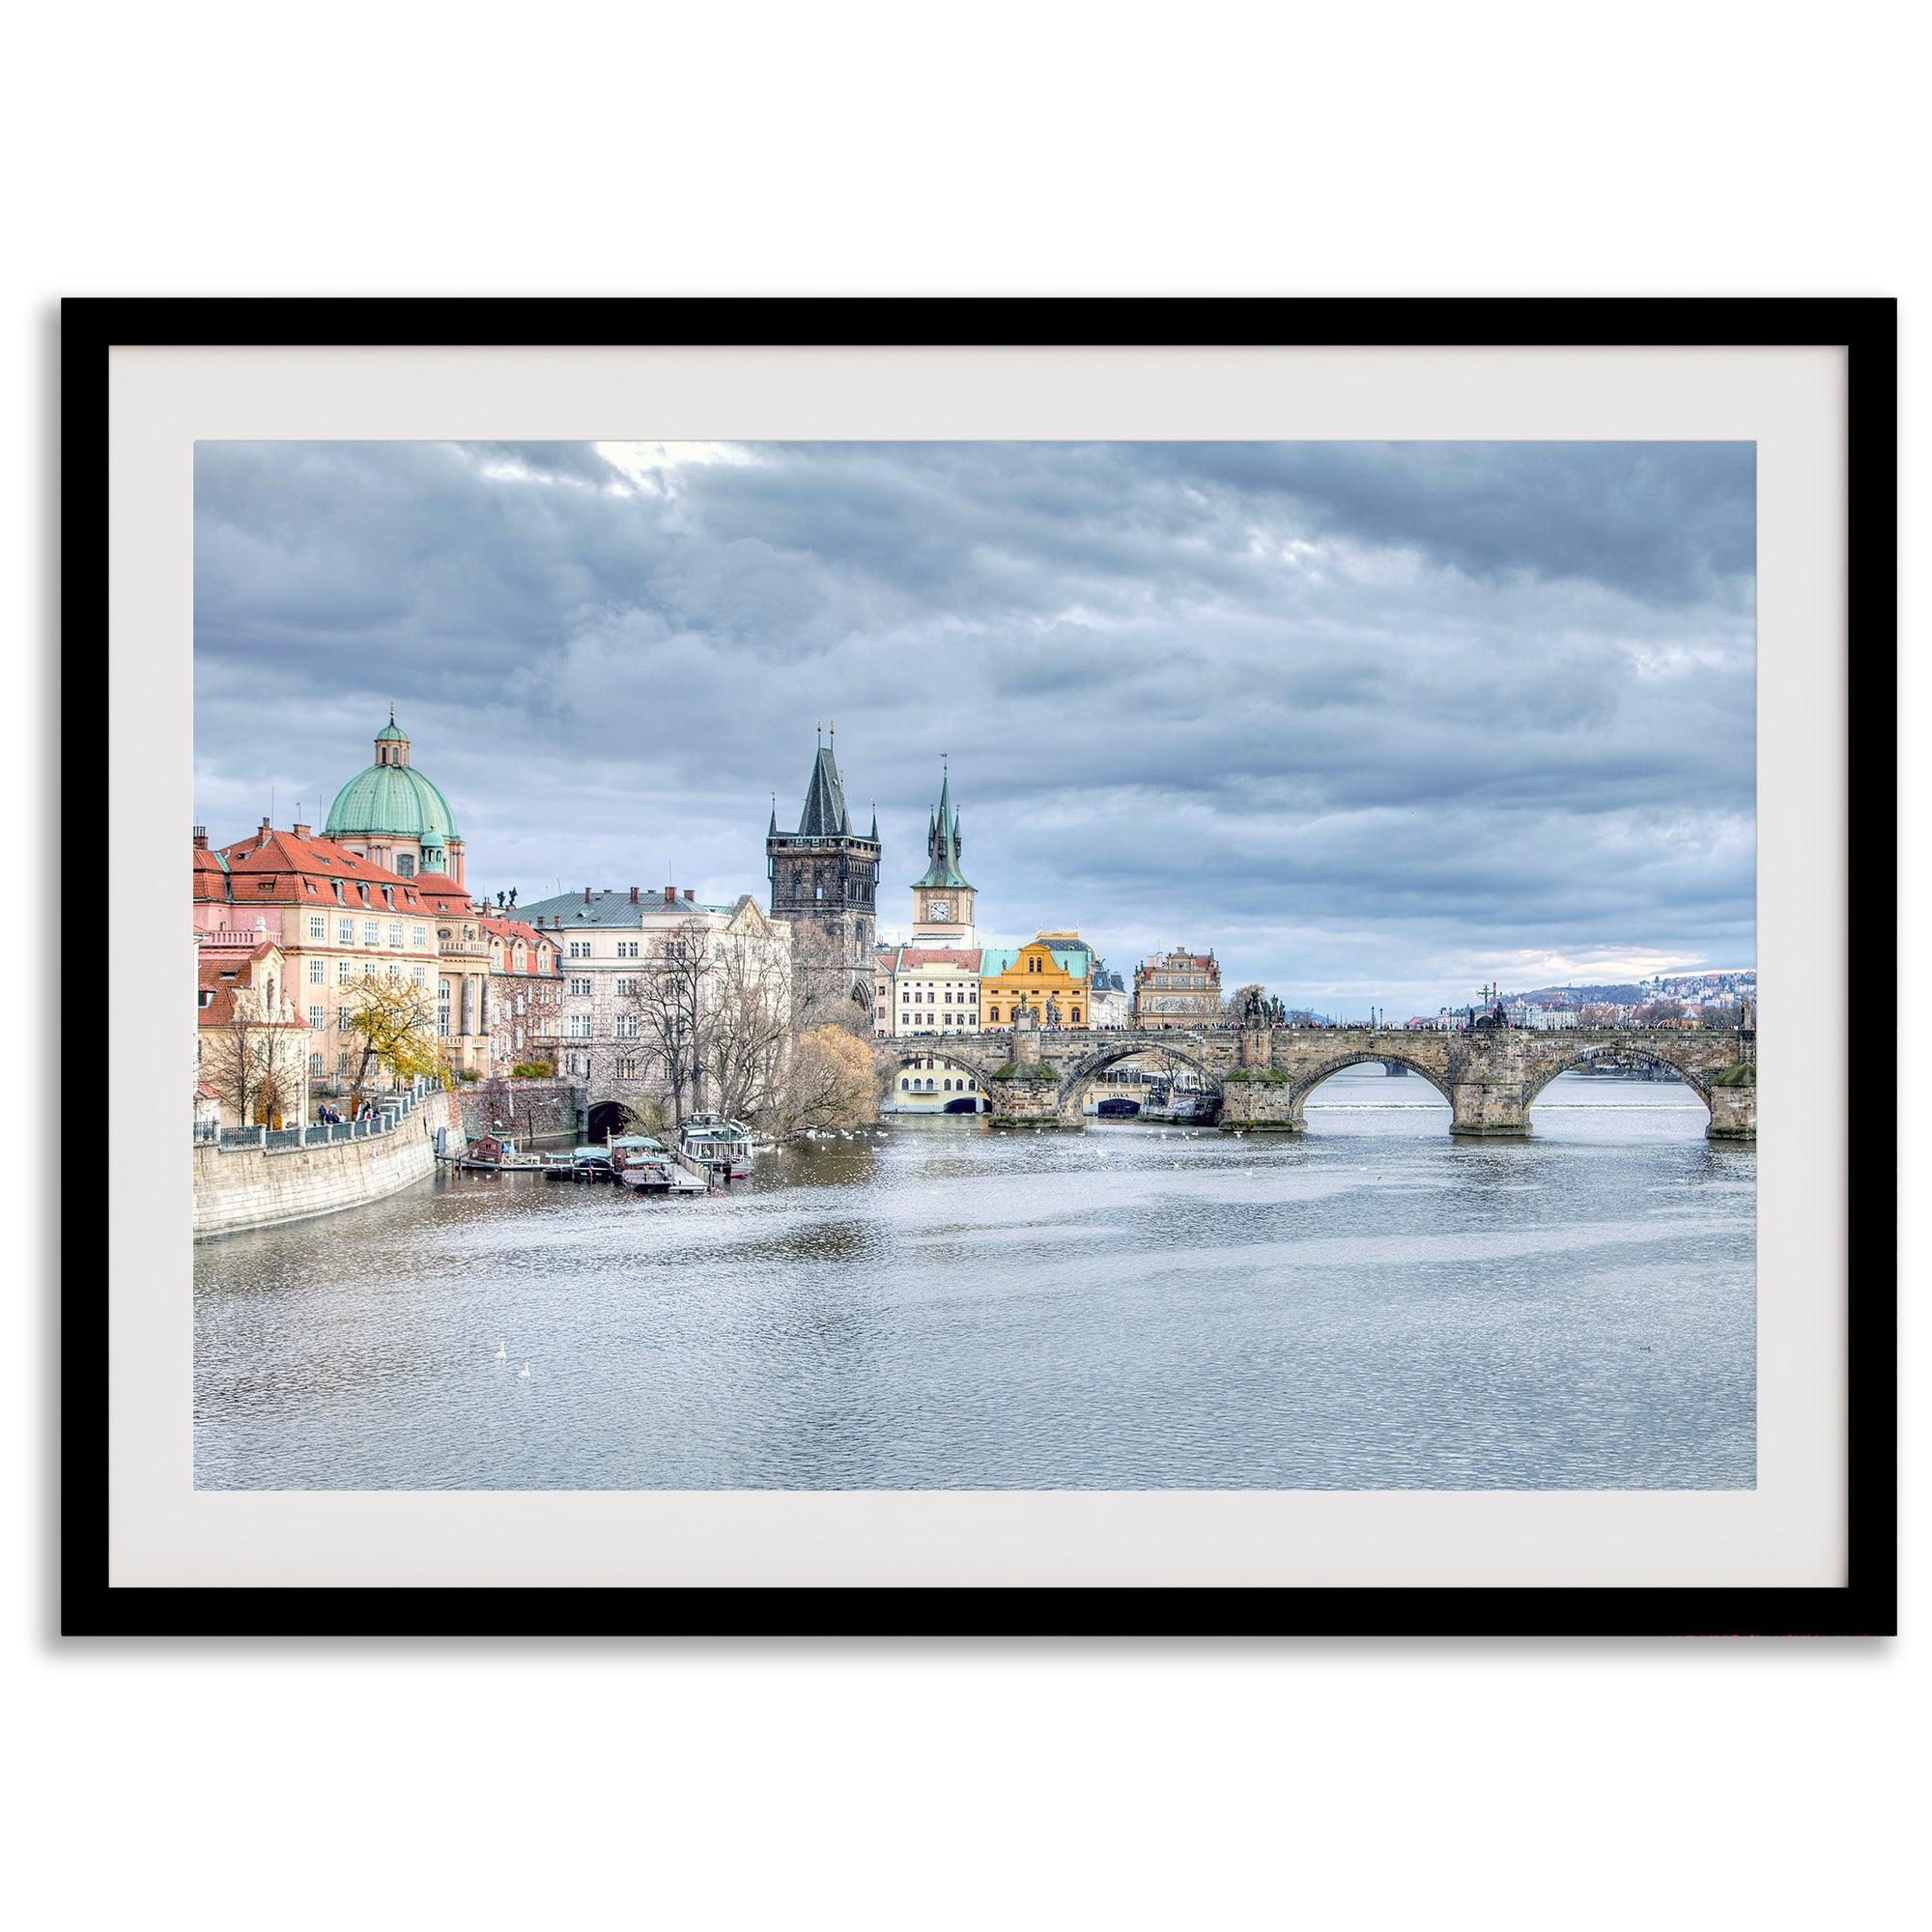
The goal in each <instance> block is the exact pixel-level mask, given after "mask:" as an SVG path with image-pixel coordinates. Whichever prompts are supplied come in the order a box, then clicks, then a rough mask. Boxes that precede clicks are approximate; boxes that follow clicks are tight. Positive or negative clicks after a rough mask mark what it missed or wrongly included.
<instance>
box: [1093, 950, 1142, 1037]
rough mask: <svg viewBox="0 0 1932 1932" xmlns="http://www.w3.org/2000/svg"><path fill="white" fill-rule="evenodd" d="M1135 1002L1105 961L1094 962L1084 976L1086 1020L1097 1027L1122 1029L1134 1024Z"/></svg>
mask: <svg viewBox="0 0 1932 1932" xmlns="http://www.w3.org/2000/svg"><path fill="white" fill-rule="evenodd" d="M1133 1014H1134V1000H1133V995H1132V994H1131V993H1130V992H1128V990H1127V985H1126V981H1125V980H1122V978H1121V976H1120V975H1119V974H1118V973H1116V972H1115V971H1114V970H1113V968H1112V967H1110V966H1109V965H1108V964H1107V962H1106V961H1105V960H1104V959H1095V960H1094V964H1093V967H1092V969H1091V970H1090V971H1089V973H1088V976H1087V1016H1088V1019H1089V1021H1090V1022H1091V1023H1092V1024H1093V1025H1094V1026H1096V1027H1125V1026H1130V1025H1132V1023H1133Z"/></svg>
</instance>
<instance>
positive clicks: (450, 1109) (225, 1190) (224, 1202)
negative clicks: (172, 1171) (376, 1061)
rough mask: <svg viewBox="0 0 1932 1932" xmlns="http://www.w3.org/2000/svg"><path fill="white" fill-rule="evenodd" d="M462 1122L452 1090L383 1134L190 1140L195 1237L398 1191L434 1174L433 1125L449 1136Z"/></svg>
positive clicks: (334, 1209) (298, 1217) (305, 1216)
mask: <svg viewBox="0 0 1932 1932" xmlns="http://www.w3.org/2000/svg"><path fill="white" fill-rule="evenodd" d="M462 1124H463V1115H462V1110H461V1108H460V1107H459V1106H458V1104H457V1101H456V1097H455V1095H454V1094H430V1095H429V1096H428V1097H427V1098H426V1099H424V1100H423V1101H421V1102H420V1103H418V1104H417V1105H416V1106H415V1107H414V1108H413V1109H412V1111H411V1112H410V1113H408V1114H406V1115H405V1116H404V1117H403V1118H402V1119H401V1120H399V1121H398V1122H396V1124H395V1125H394V1126H393V1127H391V1128H389V1129H388V1130H387V1131H386V1132H383V1133H376V1134H371V1135H368V1136H367V1137H365V1138H354V1139H348V1140H331V1141H326V1142H323V1143H322V1144H320V1145H312V1146H307V1147H299V1146H257V1147H246V1146H242V1147H222V1146H220V1145H218V1144H216V1143H214V1142H197V1143H196V1144H195V1150H194V1237H195V1239H196V1240H198V1241H199V1240H206V1239H208V1238H210V1237H212V1236H216V1235H234V1234H241V1233H243V1232H246V1231H249V1230H253V1229H258V1228H277V1227H280V1226H282V1225H283V1224H284V1223H286V1222H290V1221H307V1220H312V1219H314V1218H315V1217H316V1216H318V1215H322V1214H335V1213H339V1212H340V1211H341V1210H342V1209H343V1208H361V1207H366V1206H367V1205H368V1204H369V1203H370V1202H371V1201H381V1200H383V1199H384V1198H385V1197H386V1196H388V1195H391V1194H398V1193H400V1192H401V1191H402V1190H403V1189H404V1188H406V1187H412V1186H414V1185H415V1184H416V1183H417V1182H418V1181H421V1180H427V1179H429V1178H430V1177H431V1176H432V1175H433V1174H434V1173H435V1172H436V1137H437V1131H438V1129H439V1128H446V1129H448V1130H449V1132H450V1133H451V1134H452V1135H456V1134H460V1133H461V1131H462ZM317 1131H318V1132H319V1131H321V1130H320V1129H317Z"/></svg>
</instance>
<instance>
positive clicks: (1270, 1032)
mask: <svg viewBox="0 0 1932 1932" xmlns="http://www.w3.org/2000/svg"><path fill="white" fill-rule="evenodd" d="M1252 1010H1253V1009H1252V1005H1251V1004H1250V1005H1249V1006H1248V1007H1247V1008H1245V1009H1244V1011H1243V1018H1244V1019H1245V1018H1246V1017H1248V1013H1249V1012H1250V1011H1252ZM1752 1018H1753V1016H1752V1015H1751V1014H1750V1012H1749V1009H1746V1014H1745V1025H1744V1028H1743V1029H1742V1030H1741V1031H1742V1037H1740V1034H1739V1033H1729V1032H1721V1033H1720V1032H1697V1033H1680V1032H1677V1031H1674V1030H1672V1029H1670V1028H1665V1027H1634V1028H1608V1027H1601V1028H1600V1027H1590V1028H1583V1027H1579V1028H1576V1029H1574V1030H1570V1031H1552V1032H1547V1033H1545V1032H1532V1031H1529V1030H1526V1029H1523V1028H1519V1027H1512V1026H1509V1025H1507V1024H1501V1025H1498V1024H1495V1023H1494V1022H1493V1021H1492V1023H1491V1024H1490V1025H1488V1026H1482V1025H1475V1026H1471V1027H1468V1028H1465V1029H1463V1030H1462V1031H1460V1032H1454V1033H1447V1032H1441V1033H1438V1032H1435V1031H1424V1030H1420V1029H1418V1030H1416V1031H1414V1032H1411V1031H1409V1030H1408V1029H1407V1028H1406V1027H1370V1028H1364V1029H1361V1030H1359V1031H1357V1030H1355V1029H1352V1028H1329V1027H1264V1026H1262V1025H1259V1024H1255V1025H1243V1026H1239V1027H1207V1028H1203V1029H1201V1030H1199V1031H1175V1032H1165V1031H1163V1032H1157V1033H1143V1032H1139V1031H1136V1030H1129V1029H1121V1030H1118V1031H1116V1030H1113V1029H1108V1028H1096V1029H1094V1030H1093V1031H1091V1032H1086V1031H1072V1032H1069V1031H1065V1030H1055V1031H1048V1032H1042V1030H1041V1028H1040V1023H1039V1020H1038V1017H1037V1015H1035V1014H1033V1013H1030V1012H1026V1011H1024V1010H1022V1011H1021V1012H1020V1013H1018V1014H1016V1015H1015V1023H1014V1025H1013V1026H1012V1028H1011V1029H1010V1030H1009V1031H1003V1032H994V1033H978V1034H961V1035H953V1036H949V1037H947V1038H946V1040H945V1043H944V1045H943V1046H942V1047H940V1048H939V1049H938V1050H939V1051H941V1052H943V1053H944V1054H945V1055H946V1057H947V1059H949V1060H950V1061H952V1062H953V1063H954V1065H958V1066H962V1067H964V1068H965V1069H966V1070H967V1071H968V1072H970V1073H972V1074H974V1075H976V1076H977V1077H978V1079H979V1081H980V1087H981V1088H982V1090H983V1091H984V1092H985V1094H986V1095H987V1097H988V1101H989V1103H990V1113H989V1115H988V1117H987V1118H988V1119H989V1121H990V1122H991V1123H992V1124H993V1125H995V1126H999V1125H1033V1126H1061V1127H1078V1126H1080V1125H1081V1124H1082V1123H1083V1118H1084V1117H1083V1114H1082V1109H1083V1107H1084V1106H1085V1103H1086V1101H1087V1098H1088V1095H1089V1093H1090V1091H1091V1090H1092V1087H1093V1084H1094V1080H1095V1079H1096V1078H1098V1076H1099V1075H1100V1074H1102V1073H1104V1072H1105V1071H1106V1070H1107V1068H1108V1067H1110V1066H1113V1065H1116V1064H1117V1063H1118V1062H1120V1061H1122V1060H1126V1059H1130V1058H1132V1057H1133V1056H1135V1055H1137V1054H1142V1053H1153V1052H1158V1053H1160V1054H1162V1055H1164V1056H1166V1057H1167V1058H1168V1059H1169V1060H1172V1061H1177V1062H1179V1064H1180V1065H1183V1066H1187V1067H1190V1068H1192V1069H1193V1070H1194V1071H1195V1072H1196V1073H1198V1074H1199V1075H1200V1076H1201V1077H1202V1079H1203V1080H1204V1081H1205V1082H1206V1083H1207V1084H1208V1085H1209V1086H1211V1087H1214V1088H1218V1089H1219V1091H1220V1094H1221V1124H1222V1125H1223V1126H1224V1127H1228V1128H1231V1129H1234V1130H1236V1131H1241V1132H1248V1133H1270V1132H1272V1133H1286V1134H1298V1133H1303V1132H1305V1131H1306V1130H1307V1126H1308V1121H1307V1116H1306V1113H1305V1111H1304V1109H1305V1108H1306V1105H1307V1101H1308V1096H1309V1095H1310V1094H1312V1093H1314V1091H1315V1090H1316V1088H1318V1087H1319V1086H1321V1083H1322V1082H1323V1081H1324V1080H1326V1079H1328V1078H1329V1077H1330V1075H1332V1074H1335V1073H1339V1072H1340V1071H1341V1070H1342V1069H1343V1068H1344V1067H1345V1066H1355V1065H1361V1064H1363V1063H1365V1062H1370V1061H1376V1062H1379V1063H1381V1064H1382V1065H1390V1064H1394V1065H1400V1066H1406V1067H1407V1068H1408V1070H1409V1071H1410V1072H1411V1073H1419V1074H1420V1075H1421V1076H1422V1077H1423V1079H1425V1080H1427V1081H1428V1082H1429V1084H1430V1085H1431V1086H1432V1087H1434V1088H1435V1091H1436V1092H1437V1093H1438V1094H1441V1095H1442V1097H1443V1098H1444V1099H1445V1100H1446V1101H1448V1103H1449V1110H1450V1115H1449V1118H1450V1125H1449V1131H1450V1132H1451V1133H1452V1134H1455V1135H1456V1136H1458V1137H1459V1138H1462V1139H1470V1140H1485V1139H1495V1140H1512V1139H1514V1140H1520V1139H1522V1138H1524V1137H1525V1136H1526V1135H1527V1134H1528V1133H1529V1131H1530V1120H1529V1117H1530V1108H1531V1106H1532V1104H1533V1103H1534V1101H1535V1099H1536V1096H1537V1095H1538V1094H1541V1093H1542V1092H1543V1090H1544V1089H1545V1088H1546V1087H1548V1085H1549V1083H1550V1082H1551V1081H1552V1080H1554V1079H1555V1078H1556V1076H1557V1075H1558V1074H1559V1073H1567V1072H1569V1071H1570V1070H1571V1069H1572V1068H1573V1067H1577V1066H1583V1065H1588V1064H1589V1063H1590V1062H1592V1061H1593V1060H1595V1059H1596V1058H1597V1057H1598V1056H1599V1055H1600V1054H1609V1055H1615V1056H1618V1057H1621V1058H1624V1059H1635V1060H1640V1061H1646V1062H1648V1063H1650V1064H1651V1065H1657V1066H1661V1067H1664V1068H1667V1069H1668V1070H1669V1071H1670V1072H1672V1073H1674V1074H1675V1075H1676V1076H1677V1077H1678V1078H1679V1079H1680V1080H1682V1081H1683V1082H1684V1083H1685V1084H1686V1085H1687V1086H1689V1087H1690V1089H1691V1091H1692V1092H1693V1093H1695V1094H1696V1095H1697V1097H1698V1098H1699V1099H1700V1100H1702V1101H1703V1103H1704V1105H1705V1107H1706V1108H1707V1109H1708V1110H1709V1113H1710V1121H1709V1124H1708V1126H1707V1128H1706V1131H1707V1132H1708V1133H1709V1135H1710V1137H1711V1138H1712V1139H1713V1140H1733V1141H1748V1140H1754V1139H1755V1138H1756V1137H1757V1066H1756V1058H1755V1047H1754V1039H1753V1027H1752ZM933 1051H934V1045H933V1043H931V1042H919V1041H916V1040H912V1039H900V1040H895V1039H880V1040H876V1041H874V1042H873V1058H874V1062H875V1065H876V1067H877V1070H878V1074H879V1078H880V1082H881V1092H882V1093H883V1092H884V1091H886V1090H887V1089H889V1088H890V1087H891V1085H892V1084H893V1082H894V1081H895V1079H896V1078H897V1075H898V1070H899V1065H900V1063H901V1061H905V1060H911V1059H916V1058H921V1057H923V1056H926V1055H929V1054H931V1053H932V1052H933Z"/></svg>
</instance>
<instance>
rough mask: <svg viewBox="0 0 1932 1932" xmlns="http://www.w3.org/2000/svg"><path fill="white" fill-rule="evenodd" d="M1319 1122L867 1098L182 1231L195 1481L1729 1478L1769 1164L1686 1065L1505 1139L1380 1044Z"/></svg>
mask: <svg viewBox="0 0 1932 1932" xmlns="http://www.w3.org/2000/svg"><path fill="white" fill-rule="evenodd" d="M1308 1112H1309V1121H1310V1132H1309V1134H1308V1135H1307V1137H1306V1139H1305V1140H1302V1141H1299V1142H1289V1141H1286V1140H1276V1139H1267V1138H1256V1137H1245V1138H1240V1139H1236V1138H1234V1137H1232V1136H1230V1135H1225V1134H1221V1133H1216V1132H1193V1131H1187V1130H1183V1129H1178V1128H1169V1129H1165V1130H1163V1129H1160V1128H1156V1127H1149V1126H1140V1125H1127V1124H1123V1125H1118V1126H1116V1125H1111V1124H1110V1125H1106V1126H1094V1125H1090V1126H1089V1128H1088V1130H1087V1132H1086V1133H1084V1134H1079V1135H1070V1134H1054V1133H1033V1132H1020V1133H1009V1132H999V1133H996V1132H994V1131H992V1130H991V1129H988V1128H986V1127H984V1126H983V1125H980V1124H978V1123H975V1122H971V1121H960V1120H952V1121H940V1120H928V1121H917V1122H895V1123H893V1124H891V1125H889V1126H887V1127H885V1128H883V1129H881V1130H879V1131H878V1132H876V1133H875V1134H872V1135H870V1136H868V1137H866V1138H864V1139H857V1140H849V1141H831V1142H823V1141H821V1142H818V1143H815V1144H811V1145H809V1146H807V1147H804V1148H801V1149H797V1150H790V1151H782V1152H780V1153H777V1154H772V1155H767V1156H765V1157H764V1158H763V1159H762V1160H761V1161H760V1163H759V1167H758V1172H757V1175H756V1178H755V1179H753V1181H752V1182H751V1183H750V1184H749V1185H741V1186H740V1187H739V1188H737V1189H735V1190H734V1191H732V1192H731V1193H729V1194H726V1195H719V1196H714V1197H712V1198H710V1199H708V1200H699V1201H663V1200H637V1199H633V1198H630V1197H627V1196H624V1195H622V1194H620V1193H619V1192H618V1191H617V1190H614V1189H607V1188H601V1187H599V1188H575V1187H556V1186H552V1185H549V1184H547V1183H545V1182H542V1181H540V1180H536V1179H519V1178H498V1179H491V1178H488V1177H472V1176H467V1175H459V1176H452V1177H449V1178H447V1179H439V1180H438V1181H435V1182H433V1183H425V1184H424V1185H423V1186H421V1187H420V1188H417V1189H415V1190H412V1192H410V1193H407V1194H404V1195H400V1196H397V1197H395V1198H393V1199H391V1200H389V1201H386V1202H384V1203H380V1204H378V1205H377V1206H375V1207H372V1208H362V1209H358V1210H355V1211H354V1212H351V1213H346V1214H337V1215H332V1216H330V1217H328V1218H327V1219H324V1220H318V1221H311V1222H308V1223H305V1224H300V1225H298V1226H295V1227H290V1228H283V1229H277V1230H271V1231H270V1232H268V1233H265V1234H259V1235H248V1236H234V1237H231V1238H228V1239H225V1240H220V1241H213V1242H208V1243H204V1244H203V1245H202V1246H201V1248H200V1249H199V1250H198V1251H197V1255H196V1291H195V1306H196V1346H195V1418H196V1429H195V1463H196V1480H197V1482H198V1484H200V1485H201V1486H203V1487H211V1488H245V1489H537V1490H546V1489H682V1490H691V1489H927V1488H941V1489H1236V1488H1240V1489H1252V1488H1259V1489H1498V1488H1500V1489H1584V1488H1589V1489H1600V1488H1611V1489H1660V1488H1662V1489H1735V1488H1748V1487H1749V1486H1750V1485H1751V1483H1752V1481H1753V1477H1754V1465H1755V1351H1756V1328H1755V1290H1754V1281H1753V1276H1754V1266H1755V1234H1754V1193H1753V1190H1754V1184H1755V1177H1756V1162H1755V1155H1754V1153H1753V1152H1752V1151H1751V1150H1749V1149H1748V1148H1729V1147H1713V1146H1712V1145H1710V1144H1709V1143H1707V1142H1706V1141H1705V1140H1704V1139H1703V1137H1702V1136H1703V1124H1704V1110H1703V1108H1702V1106H1701V1104H1700V1103H1699V1102H1698V1100H1697V1098H1696V1096H1695V1095H1694V1094H1691V1093H1690V1090H1689V1089H1687V1088H1683V1087H1679V1086H1675V1085H1667V1084H1656V1083H1626V1082H1622V1081H1612V1080H1602V1079H1596V1080H1591V1079H1582V1078H1577V1077H1573V1076H1565V1077H1564V1078H1563V1079H1561V1080H1559V1081H1557V1082H1555V1083H1553V1084H1552V1085H1551V1086H1550V1088H1549V1089H1548V1091H1547V1092H1546V1093H1545V1094H1544V1095H1543V1096H1542V1098H1541V1099H1540V1100H1539V1101H1538V1102H1537V1105H1536V1109H1535V1113H1534V1122H1535V1127H1536V1137H1535V1138H1534V1139H1533V1140H1530V1141H1528V1142H1524V1143H1520V1144H1514V1145H1496V1144H1491V1145H1483V1144H1466V1143H1454V1142H1452V1141H1451V1140H1450V1138H1449V1135H1448V1109H1447V1108H1446V1107H1445V1106H1443V1105H1442V1104H1441V1103H1440V1102H1439V1101H1438V1100H1437V1099H1436V1097H1435V1094H1433V1092H1432V1091H1431V1090H1430V1089H1429V1088H1428V1087H1426V1086H1425V1085H1424V1084H1423V1083H1422V1082H1421V1081H1420V1080H1418V1079H1415V1078H1412V1077H1411V1078H1409V1079H1406V1080H1392V1079H1389V1078H1387V1077H1386V1076H1384V1075H1383V1074H1382V1073H1381V1072H1380V1071H1379V1069H1377V1068H1358V1069H1355V1070H1354V1071H1352V1072H1350V1073H1348V1074H1343V1075H1339V1076H1338V1077H1337V1078H1335V1079H1334V1080H1332V1081H1330V1082H1329V1083H1327V1084H1326V1085H1325V1086H1324V1087H1322V1088H1321V1090H1320V1092H1319V1093H1318V1094H1316V1095H1315V1096H1314V1098H1313V1099H1312V1100H1311V1102H1310V1104H1309V1109H1308ZM499 1339H500V1340H501V1341H503V1342H504V1343H505V1344H506V1345H507V1349H508V1351H509V1356H510V1360H509V1362H508V1363H507V1364H500V1363H498V1362H497V1361H496V1360H495V1359H494V1357H495V1353H496V1350H497V1343H498V1340H499ZM526 1361H527V1362H528V1363H529V1365H530V1379H529V1380H527V1381H523V1380H520V1379H518V1378H517V1370H518V1368H519V1367H520V1366H521V1365H522V1364H523V1363H525V1362H526Z"/></svg>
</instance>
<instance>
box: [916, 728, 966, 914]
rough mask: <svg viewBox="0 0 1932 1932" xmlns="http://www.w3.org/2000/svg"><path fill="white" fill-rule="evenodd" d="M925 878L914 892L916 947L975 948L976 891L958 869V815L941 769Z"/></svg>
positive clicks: (928, 828) (929, 830)
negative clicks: (974, 902)
mask: <svg viewBox="0 0 1932 1932" xmlns="http://www.w3.org/2000/svg"><path fill="white" fill-rule="evenodd" d="M925 850H926V857H927V859H928V860H929V861H930V863H929V864H928V865H927V867H926V868H925V871H924V874H923V876H922V877H921V878H919V879H917V880H916V881H914V884H913V889H912V943H913V944H914V945H915V946H963V947H970V946H972V944H973V888H972V887H971V886H970V885H969V884H968V883H967V881H966V878H965V875H964V874H963V873H962V872H961V871H960V869H959V814H958V812H957V811H955V810H953V806H952V774H951V773H950V772H948V771H947V770H945V768H944V767H943V766H942V768H941V772H940V780H939V809H938V810H936V811H935V812H934V813H933V814H932V816H931V818H930V819H928V820H927V821H926V828H925Z"/></svg>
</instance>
